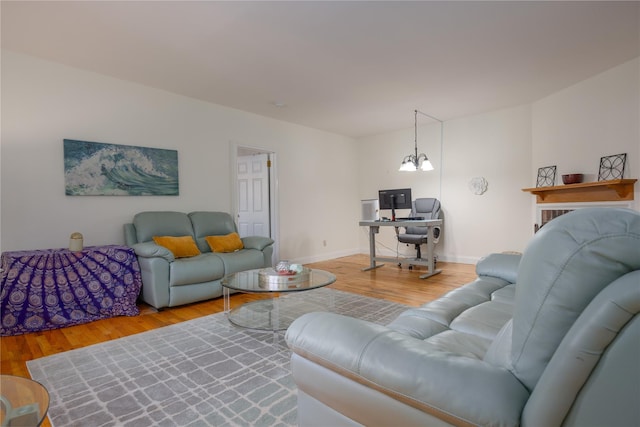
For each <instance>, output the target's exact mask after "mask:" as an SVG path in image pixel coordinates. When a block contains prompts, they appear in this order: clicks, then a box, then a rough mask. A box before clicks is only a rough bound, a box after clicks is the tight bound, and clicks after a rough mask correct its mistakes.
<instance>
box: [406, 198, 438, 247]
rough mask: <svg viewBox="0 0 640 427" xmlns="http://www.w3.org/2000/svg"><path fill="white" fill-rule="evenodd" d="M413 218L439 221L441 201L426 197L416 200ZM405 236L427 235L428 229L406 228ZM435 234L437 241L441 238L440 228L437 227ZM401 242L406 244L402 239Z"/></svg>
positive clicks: (416, 226)
mask: <svg viewBox="0 0 640 427" xmlns="http://www.w3.org/2000/svg"><path fill="white" fill-rule="evenodd" d="M411 205H412V208H411V216H414V217H415V216H423V217H424V219H439V218H440V201H439V200H438V199H434V198H432V197H425V198H420V199H415V200H414V201H413V202H412V203H411ZM405 234H418V235H426V234H427V227H423V226H418V225H412V226H409V227H407V228H406V233H405ZM433 234H434V236H435V238H436V239H437V238H438V237H440V228H439V227H437V228H435V229H434V230H433ZM399 240H400V242H403V243H407V242H404V241H403V240H402V238H399Z"/></svg>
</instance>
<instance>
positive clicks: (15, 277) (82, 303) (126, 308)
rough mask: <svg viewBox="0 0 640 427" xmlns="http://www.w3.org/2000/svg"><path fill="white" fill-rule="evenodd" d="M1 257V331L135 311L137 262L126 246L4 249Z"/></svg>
mask: <svg viewBox="0 0 640 427" xmlns="http://www.w3.org/2000/svg"><path fill="white" fill-rule="evenodd" d="M1 263H2V264H1V265H2V282H1V286H2V288H1V291H0V319H1V322H2V324H1V327H0V335H2V336H6V335H20V334H24V333H28V332H34V331H44V330H48V329H56V328H62V327H65V326H71V325H78V324H81V323H87V322H91V321H94V320H98V319H104V318H107V317H113V316H123V315H124V316H135V315H138V314H139V313H140V311H139V310H138V307H137V306H136V300H137V298H138V294H139V293H140V288H141V286H142V281H141V279H140V266H139V265H138V260H137V258H136V255H135V253H134V251H133V249H131V248H129V247H126V246H116V245H111V246H93V247H86V248H84V249H83V250H82V251H81V252H71V251H69V250H68V249H49V250H37V251H16V252H4V253H2V261H1Z"/></svg>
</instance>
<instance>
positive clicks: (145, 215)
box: [133, 212, 193, 243]
mask: <svg viewBox="0 0 640 427" xmlns="http://www.w3.org/2000/svg"><path fill="white" fill-rule="evenodd" d="M133 225H134V226H135V228H136V237H137V239H138V243H142V242H150V241H151V240H153V236H193V227H192V226H191V221H190V220H189V217H188V216H187V214H185V213H182V212H140V213H138V214H136V215H135V216H134V217H133Z"/></svg>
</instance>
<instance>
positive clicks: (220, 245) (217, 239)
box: [204, 233, 244, 252]
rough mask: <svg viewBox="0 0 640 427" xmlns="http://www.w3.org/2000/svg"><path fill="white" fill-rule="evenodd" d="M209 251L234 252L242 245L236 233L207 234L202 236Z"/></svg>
mask: <svg viewBox="0 0 640 427" xmlns="http://www.w3.org/2000/svg"><path fill="white" fill-rule="evenodd" d="M204 240H206V242H207V244H208V245H209V248H211V252H235V251H238V250H240V249H242V248H243V247H244V246H243V244H242V240H240V236H239V235H238V233H229V234H227V235H226V236H207V237H205V238H204Z"/></svg>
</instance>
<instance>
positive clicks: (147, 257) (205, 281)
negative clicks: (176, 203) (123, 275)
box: [124, 211, 274, 309]
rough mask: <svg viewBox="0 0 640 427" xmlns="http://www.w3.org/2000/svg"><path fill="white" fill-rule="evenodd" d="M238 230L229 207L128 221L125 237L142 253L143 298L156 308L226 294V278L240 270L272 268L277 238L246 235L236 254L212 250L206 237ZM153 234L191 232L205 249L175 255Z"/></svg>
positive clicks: (150, 214) (142, 215)
mask: <svg viewBox="0 0 640 427" xmlns="http://www.w3.org/2000/svg"><path fill="white" fill-rule="evenodd" d="M233 232H237V227H236V224H235V222H234V221H233V219H232V218H231V215H229V214H228V213H226V212H191V213H189V214H187V213H182V212H169V211H157V212H141V213H138V214H136V215H135V216H134V218H133V222H132V223H130V224H125V225H124V235H125V242H126V244H127V245H128V246H130V247H132V248H133V249H134V251H135V252H136V255H137V257H138V262H139V263H140V270H141V274H142V295H141V296H142V300H143V301H144V302H146V303H147V304H149V305H151V306H153V307H155V308H158V309H160V308H164V307H175V306H178V305H182V304H188V303H192V302H196V301H203V300H206V299H210V298H216V297H219V296H221V295H222V286H221V284H220V281H221V280H222V278H223V277H224V276H225V275H227V274H231V273H236V272H238V271H244V270H251V269H255V268H264V267H270V266H271V264H272V259H271V258H272V255H273V243H274V242H273V240H272V239H270V238H268V237H262V236H252V237H243V238H242V243H243V246H244V248H243V249H241V250H239V251H236V252H231V253H217V252H215V253H214V252H211V250H210V248H209V245H208V244H207V242H206V241H205V238H206V237H207V236H224V235H227V234H229V233H233ZM154 236H175V237H181V236H191V237H193V239H194V240H195V242H196V244H197V246H198V249H199V250H200V252H201V254H200V255H197V256H193V257H188V258H175V257H174V255H173V253H172V252H171V251H169V250H168V249H167V248H165V247H163V246H159V245H157V244H156V243H155V242H154V241H153V237H154Z"/></svg>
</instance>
